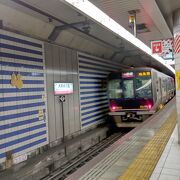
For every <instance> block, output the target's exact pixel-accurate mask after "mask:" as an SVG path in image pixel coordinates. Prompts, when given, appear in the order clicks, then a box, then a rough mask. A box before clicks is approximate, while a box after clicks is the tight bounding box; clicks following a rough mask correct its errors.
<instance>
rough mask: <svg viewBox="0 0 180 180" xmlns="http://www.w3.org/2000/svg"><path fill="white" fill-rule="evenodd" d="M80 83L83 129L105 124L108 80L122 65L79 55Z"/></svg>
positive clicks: (82, 54)
mask: <svg viewBox="0 0 180 180" xmlns="http://www.w3.org/2000/svg"><path fill="white" fill-rule="evenodd" d="M78 59H79V81H80V110H81V127H82V129H83V128H88V127H89V126H94V125H97V124H100V123H102V122H104V120H105V118H106V117H107V113H108V100H107V87H106V80H107V76H108V74H109V73H110V72H113V71H118V70H120V64H119V63H116V62H113V61H109V60H107V59H102V58H97V57H95V56H90V55H87V54H84V53H79V54H78Z"/></svg>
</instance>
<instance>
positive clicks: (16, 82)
mask: <svg viewBox="0 0 180 180" xmlns="http://www.w3.org/2000/svg"><path fill="white" fill-rule="evenodd" d="M11 86H15V87H16V88H18V89H21V88H22V87H23V81H22V79H21V75H20V73H17V74H15V73H14V72H13V73H12V75H11Z"/></svg>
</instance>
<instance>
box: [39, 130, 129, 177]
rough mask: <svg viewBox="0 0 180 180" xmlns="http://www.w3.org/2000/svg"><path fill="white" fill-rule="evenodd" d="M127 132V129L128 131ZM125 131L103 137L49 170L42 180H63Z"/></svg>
mask: <svg viewBox="0 0 180 180" xmlns="http://www.w3.org/2000/svg"><path fill="white" fill-rule="evenodd" d="M128 132H129V131H128ZM126 133H127V130H125V131H123V132H118V133H114V134H113V135H111V136H109V137H108V138H106V139H104V140H103V141H101V142H100V143H98V144H96V145H94V146H92V147H91V148H89V149H88V150H86V151H84V152H82V153H80V154H79V155H78V156H76V157H75V158H73V159H71V160H70V161H68V162H67V163H65V164H63V165H62V166H61V167H60V168H58V169H56V170H55V171H53V172H51V173H50V174H49V175H48V176H46V177H44V178H42V180H63V179H65V178H66V177H67V176H68V175H70V174H72V173H73V172H74V171H76V170H77V169H78V168H79V167H81V166H83V165H84V164H85V163H86V162H88V161H89V160H91V159H92V158H93V157H95V156H97V155H98V154H99V153H100V152H102V151H103V150H104V149H106V148H107V147H108V146H110V145H111V144H113V143H114V142H115V141H117V140H118V139H119V138H121V137H122V136H123V135H125V134H126Z"/></svg>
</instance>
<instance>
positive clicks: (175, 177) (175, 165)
mask: <svg viewBox="0 0 180 180" xmlns="http://www.w3.org/2000/svg"><path fill="white" fill-rule="evenodd" d="M150 180H180V145H179V144H178V133H177V125H176V127H175V129H174V131H173V133H172V135H171V138H170V139H169V141H168V143H167V145H166V148H165V150H164V151H163V154H162V156H161V158H160V159H159V161H158V164H157V165H156V168H155V169H154V172H153V174H152V175H151V178H150Z"/></svg>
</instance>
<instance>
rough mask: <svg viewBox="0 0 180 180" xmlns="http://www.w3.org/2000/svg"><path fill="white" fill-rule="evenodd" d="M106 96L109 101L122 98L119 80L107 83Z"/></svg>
mask: <svg viewBox="0 0 180 180" xmlns="http://www.w3.org/2000/svg"><path fill="white" fill-rule="evenodd" d="M108 95H109V98H110V99H117V98H122V89H121V80H119V79H113V80H110V81H109V83H108Z"/></svg>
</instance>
